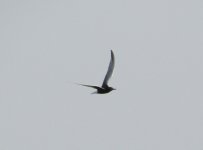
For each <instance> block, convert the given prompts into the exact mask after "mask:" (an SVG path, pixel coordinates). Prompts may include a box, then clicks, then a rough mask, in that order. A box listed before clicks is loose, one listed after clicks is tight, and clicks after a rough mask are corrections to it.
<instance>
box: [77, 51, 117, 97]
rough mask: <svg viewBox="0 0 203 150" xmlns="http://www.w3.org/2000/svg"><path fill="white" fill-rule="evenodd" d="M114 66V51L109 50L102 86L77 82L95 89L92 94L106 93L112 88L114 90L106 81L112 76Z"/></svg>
mask: <svg viewBox="0 0 203 150" xmlns="http://www.w3.org/2000/svg"><path fill="white" fill-rule="evenodd" d="M114 66H115V58H114V53H113V51H112V50H111V60H110V63H109V67H108V70H107V73H106V76H105V78H104V81H103V84H102V86H101V87H99V86H94V85H86V84H79V85H82V86H86V87H91V88H94V89H97V91H96V92H93V93H92V94H106V93H109V92H111V91H112V90H115V89H114V88H113V87H110V86H108V81H109V79H110V78H111V76H112V73H113V70H114Z"/></svg>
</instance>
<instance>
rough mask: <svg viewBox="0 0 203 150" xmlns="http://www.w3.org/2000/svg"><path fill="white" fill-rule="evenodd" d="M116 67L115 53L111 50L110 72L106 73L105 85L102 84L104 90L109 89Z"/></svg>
mask: <svg viewBox="0 0 203 150" xmlns="http://www.w3.org/2000/svg"><path fill="white" fill-rule="evenodd" d="M114 66H115V58H114V54H113V51H112V50H111V61H110V63H109V68H108V71H107V73H106V76H105V78H104V81H103V84H102V87H103V88H106V87H108V81H109V79H110V78H111V76H112V73H113V69H114Z"/></svg>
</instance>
